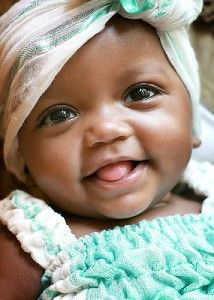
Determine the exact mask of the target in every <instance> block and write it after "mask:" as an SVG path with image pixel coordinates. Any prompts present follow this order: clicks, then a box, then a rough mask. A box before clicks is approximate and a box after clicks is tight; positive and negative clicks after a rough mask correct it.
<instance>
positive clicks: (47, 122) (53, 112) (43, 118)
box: [37, 104, 78, 127]
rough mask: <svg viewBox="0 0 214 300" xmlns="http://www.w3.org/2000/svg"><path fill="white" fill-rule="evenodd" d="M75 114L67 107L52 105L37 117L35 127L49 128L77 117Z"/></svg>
mask: <svg viewBox="0 0 214 300" xmlns="http://www.w3.org/2000/svg"><path fill="white" fill-rule="evenodd" d="M77 115H78V114H77V112H76V111H75V110H74V109H73V108H71V107H70V106H68V105H65V104H60V105H54V106H52V107H49V108H48V109H46V110H45V111H44V112H43V113H42V114H41V115H40V116H39V117H38V122H37V123H38V126H37V127H45V126H47V127H51V126H54V125H57V124H59V123H63V122H66V121H68V120H71V119H74V118H76V117H77Z"/></svg>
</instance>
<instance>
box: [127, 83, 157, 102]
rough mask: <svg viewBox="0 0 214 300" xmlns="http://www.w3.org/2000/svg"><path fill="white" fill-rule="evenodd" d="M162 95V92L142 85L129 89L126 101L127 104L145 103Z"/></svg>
mask: <svg viewBox="0 0 214 300" xmlns="http://www.w3.org/2000/svg"><path fill="white" fill-rule="evenodd" d="M158 94H160V91H159V90H158V89H157V88H155V87H153V86H149V85H145V84H141V85H138V86H135V87H132V88H131V89H129V91H128V93H127V94H126V97H125V101H126V102H135V101H143V100H147V99H150V98H151V97H154V96H156V95H158Z"/></svg>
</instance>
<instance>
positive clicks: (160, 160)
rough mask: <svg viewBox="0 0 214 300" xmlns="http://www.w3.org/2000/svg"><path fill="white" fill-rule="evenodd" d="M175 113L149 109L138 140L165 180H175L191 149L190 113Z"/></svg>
mask: <svg viewBox="0 0 214 300" xmlns="http://www.w3.org/2000/svg"><path fill="white" fill-rule="evenodd" d="M177 112H178V114H176V111H175V113H169V111H167V110H165V111H164V110H161V111H160V113H159V112H158V111H156V112H151V113H150V115H149V114H148V115H147V116H146V118H144V122H143V124H142V123H141V124H142V126H141V141H142V144H143V146H144V149H145V151H146V153H147V154H148V156H149V157H150V159H151V160H152V161H153V162H154V168H158V169H159V170H160V173H159V175H160V176H164V177H165V179H166V180H168V179H169V178H170V177H171V179H172V180H173V179H174V181H175V182H176V181H177V180H178V178H179V177H180V175H181V173H182V172H183V171H184V169H185V167H186V165H187V163H188V161H189V159H190V156H191V152H192V125H191V115H190V114H189V112H188V111H187V112H184V111H179V110H177Z"/></svg>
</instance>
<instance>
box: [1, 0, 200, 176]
mask: <svg viewBox="0 0 214 300" xmlns="http://www.w3.org/2000/svg"><path fill="white" fill-rule="evenodd" d="M79 2H80V1H78V0H21V1H19V2H18V3H17V4H15V5H14V6H13V7H12V8H11V9H10V10H9V11H8V12H7V13H5V14H4V15H3V16H2V17H1V18H0V74H1V81H0V95H1V96H0V112H2V117H1V119H2V121H1V124H0V130H1V132H0V133H1V136H2V137H3V138H4V159H5V163H6V166H7V168H8V170H9V171H11V172H12V173H14V174H15V175H16V176H17V177H18V178H20V179H21V180H24V179H25V174H24V162H23V159H22V157H21V155H20V153H19V151H18V138H17V134H18V131H19V130H20V128H21V126H22V125H23V123H24V121H25V120H26V118H27V117H28V115H29V114H30V112H31V111H32V109H33V108H34V106H35V105H36V103H37V102H38V100H39V98H40V97H41V96H42V94H43V93H44V92H45V91H46V90H47V88H48V87H49V86H50V84H51V83H52V81H53V80H54V78H55V76H56V75H57V74H58V73H59V71H60V70H61V69H62V67H63V66H64V64H65V63H66V62H67V61H68V60H69V59H70V58H71V57H72V55H73V54H74V53H75V52H76V51H77V50H78V49H79V48H80V47H81V46H82V45H84V44H85V43H86V42H87V41H88V40H89V39H91V38H92V37H93V36H95V35H96V34H97V33H99V32H100V31H102V30H103V29H104V28H105V24H106V23H107V22H108V21H109V20H110V19H111V18H112V17H113V16H114V15H115V14H117V13H118V14H120V15H121V16H123V17H125V18H128V19H142V20H143V21H145V22H147V23H149V24H151V25H152V26H153V27H155V29H156V31H157V34H158V36H159V39H160V42H161V44H162V47H163V49H164V51H165V53H166V55H167V57H168V59H169V61H170V62H171V64H172V65H173V67H174V68H175V70H176V72H177V73H178V75H179V76H180V78H181V80H182V81H183V83H184V85H185V86H186V89H187V91H188V92H189V95H190V100H191V104H192V111H193V133H194V134H195V135H198V134H199V127H200V126H199V118H198V102H199V98H200V86H199V78H198V65H197V62H196V59H195V55H194V52H193V49H192V47H191V45H190V42H189V38H188V34H187V27H188V25H190V24H191V23H192V22H193V21H194V20H195V19H196V18H197V16H198V15H199V13H200V12H201V9H202V2H203V1H202V0H159V1H158V0H129V1H128V0H120V1H112V0H92V1H86V0H85V1H84V4H82V5H79Z"/></svg>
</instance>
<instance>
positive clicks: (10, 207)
mask: <svg viewBox="0 0 214 300" xmlns="http://www.w3.org/2000/svg"><path fill="white" fill-rule="evenodd" d="M15 197H18V198H19V199H20V201H21V203H22V205H23V206H24V205H26V206H28V207H30V206H31V205H33V204H36V205H37V207H38V206H39V207H40V209H39V212H38V213H35V216H34V217H33V218H29V217H28V216H27V215H26V213H25V209H24V208H17V207H16V205H15V204H14V198H15ZM0 219H1V220H2V222H3V224H5V225H7V227H8V229H9V230H10V231H11V232H12V233H13V234H15V235H16V237H17V239H18V240H19V242H20V243H21V246H22V248H23V249H24V251H25V252H28V253H30V254H31V257H32V258H33V260H34V261H36V262H37V263H38V264H39V265H40V266H41V267H42V268H44V269H46V268H47V267H48V266H49V265H50V263H51V262H52V261H53V259H55V257H56V253H54V248H55V249H56V251H61V250H62V249H63V248H65V247H66V246H68V245H70V244H71V243H74V242H75V241H76V240H77V239H76V237H75V236H74V234H72V232H71V230H70V228H69V227H68V225H66V223H65V219H64V218H63V217H62V216H61V215H60V214H58V213H56V212H54V210H53V209H52V208H51V207H49V206H48V205H47V204H46V203H45V202H44V201H42V200H40V199H37V198H33V197H32V196H30V195H29V194H27V193H25V192H23V191H18V190H17V191H15V192H13V193H11V194H10V195H9V196H8V197H7V198H5V199H4V200H2V201H0ZM57 249H58V250H57Z"/></svg>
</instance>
